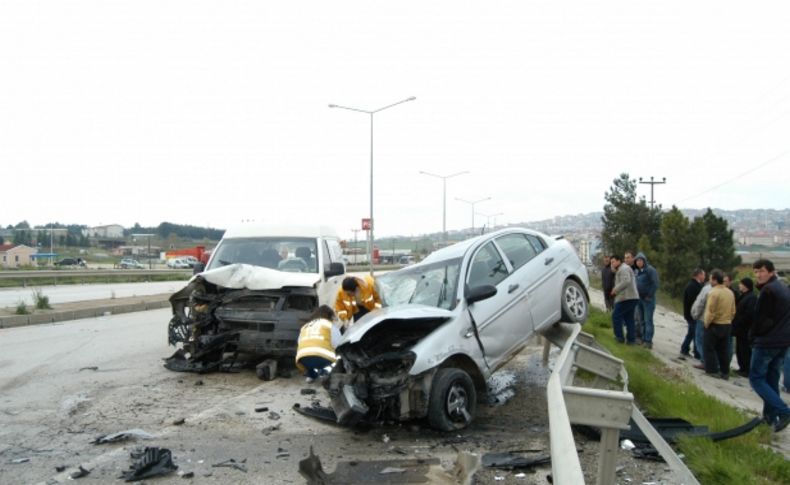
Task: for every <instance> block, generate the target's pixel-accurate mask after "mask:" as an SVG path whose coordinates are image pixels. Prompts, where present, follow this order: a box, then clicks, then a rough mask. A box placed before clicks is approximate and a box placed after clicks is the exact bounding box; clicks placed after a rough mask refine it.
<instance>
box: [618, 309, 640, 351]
mask: <svg viewBox="0 0 790 485" xmlns="http://www.w3.org/2000/svg"><path fill="white" fill-rule="evenodd" d="M637 303H639V300H625V301H619V302H615V304H614V311H613V312H612V328H613V329H614V337H615V338H616V339H617V341H618V342H621V343H622V342H624V341H625V339H624V338H623V324H625V330H626V336H627V338H628V343H631V344H632V343H635V342H636V335H634V331H635V329H634V309H635V308H636V305H637Z"/></svg>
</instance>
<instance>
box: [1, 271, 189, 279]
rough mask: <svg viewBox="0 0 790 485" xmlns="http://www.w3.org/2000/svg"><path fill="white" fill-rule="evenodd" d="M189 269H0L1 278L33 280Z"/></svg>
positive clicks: (148, 273)
mask: <svg viewBox="0 0 790 485" xmlns="http://www.w3.org/2000/svg"><path fill="white" fill-rule="evenodd" d="M191 274H192V270H191V269H63V270H34V271H15V270H14V271H0V279H3V280H23V281H27V280H34V279H40V278H49V279H53V278H54V279H57V278H80V277H94V276H157V275H191Z"/></svg>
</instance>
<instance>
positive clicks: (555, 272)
mask: <svg viewBox="0 0 790 485" xmlns="http://www.w3.org/2000/svg"><path fill="white" fill-rule="evenodd" d="M526 238H527V240H528V241H529V242H530V243H531V244H532V246H533V248H534V249H535V251H536V253H537V255H536V256H535V258H534V264H531V265H530V272H532V273H533V278H534V279H535V284H534V285H533V287H532V290H531V291H530V293H529V295H528V298H530V299H531V300H532V302H533V304H532V306H531V310H532V318H533V321H534V322H535V329H536V330H537V329H540V328H543V327H544V326H546V325H551V324H553V323H554V322H557V321H559V320H560V315H561V311H562V309H561V294H562V283H563V278H564V274H563V272H562V267H563V265H562V262H563V260H564V259H565V257H566V256H567V255H565V254H563V252H562V250H561V247H560V245H558V244H554V245H551V246H549V244H548V243H547V242H546V241H544V240H543V238H542V237H540V236H536V235H533V234H527V235H526Z"/></svg>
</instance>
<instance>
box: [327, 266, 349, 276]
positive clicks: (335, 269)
mask: <svg viewBox="0 0 790 485" xmlns="http://www.w3.org/2000/svg"><path fill="white" fill-rule="evenodd" d="M345 272H346V267H345V266H343V263H329V269H328V270H326V271H324V276H326V277H327V278H331V277H332V276H337V275H341V274H343V273H345Z"/></svg>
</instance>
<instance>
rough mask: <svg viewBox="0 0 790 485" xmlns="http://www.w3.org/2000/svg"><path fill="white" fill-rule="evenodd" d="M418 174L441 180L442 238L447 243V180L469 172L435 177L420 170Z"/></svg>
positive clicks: (433, 174)
mask: <svg viewBox="0 0 790 485" xmlns="http://www.w3.org/2000/svg"><path fill="white" fill-rule="evenodd" d="M420 173H421V174H423V175H428V176H430V177H436V178H439V179H442V237H444V241H445V242H447V179H450V178H453V177H457V176H458V175H463V174H465V173H469V171H468V170H464V171H463V172H457V173H454V174H451V175H436V174H435V173H430V172H424V171H422V170H420Z"/></svg>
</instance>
